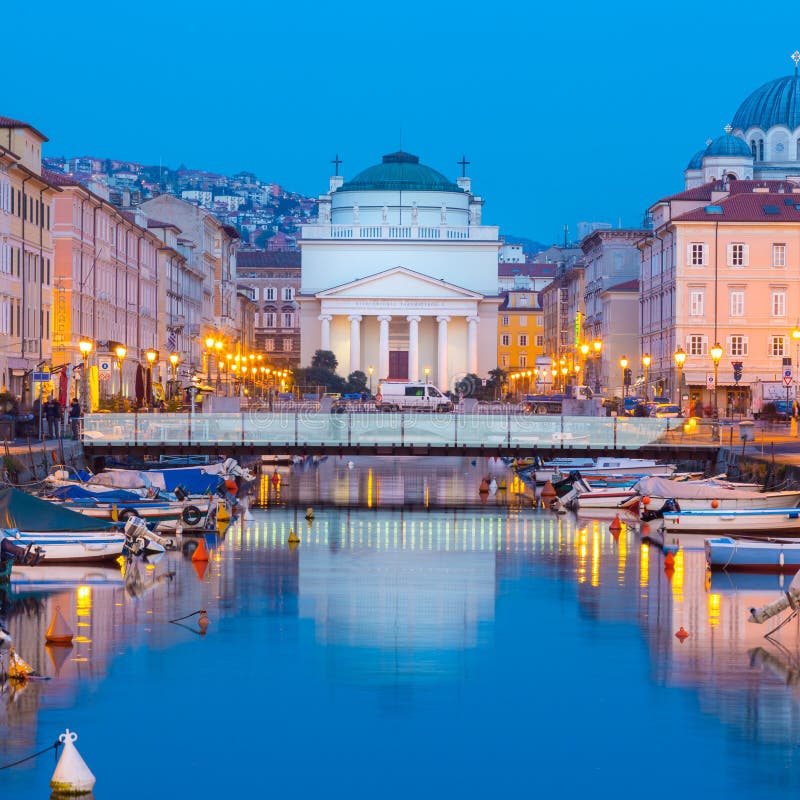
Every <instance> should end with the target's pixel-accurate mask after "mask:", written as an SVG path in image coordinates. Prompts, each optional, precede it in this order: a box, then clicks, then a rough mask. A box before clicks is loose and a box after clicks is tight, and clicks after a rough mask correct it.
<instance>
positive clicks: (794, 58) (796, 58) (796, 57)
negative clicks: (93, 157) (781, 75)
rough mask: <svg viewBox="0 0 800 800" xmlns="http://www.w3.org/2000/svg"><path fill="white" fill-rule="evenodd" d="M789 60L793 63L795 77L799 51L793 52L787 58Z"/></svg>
mask: <svg viewBox="0 0 800 800" xmlns="http://www.w3.org/2000/svg"><path fill="white" fill-rule="evenodd" d="M789 58H791V59H792V61H794V74H795V75H797V64H798V62H800V50H795V51H794V53H792V54H791V55H790V56H789Z"/></svg>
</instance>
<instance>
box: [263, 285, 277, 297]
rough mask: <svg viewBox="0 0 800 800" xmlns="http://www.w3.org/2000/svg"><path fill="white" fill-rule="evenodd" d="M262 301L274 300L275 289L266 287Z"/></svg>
mask: <svg viewBox="0 0 800 800" xmlns="http://www.w3.org/2000/svg"><path fill="white" fill-rule="evenodd" d="M264 299H265V300H274V299H275V287H274V286H268V287H267V288H266V289H264Z"/></svg>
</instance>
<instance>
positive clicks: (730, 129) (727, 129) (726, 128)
mask: <svg viewBox="0 0 800 800" xmlns="http://www.w3.org/2000/svg"><path fill="white" fill-rule="evenodd" d="M722 130H724V131H725V133H730V132H731V131H732V130H733V128H731V126H730V125H726V126H725V127H724V128H723V129H722Z"/></svg>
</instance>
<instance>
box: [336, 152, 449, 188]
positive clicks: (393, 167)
mask: <svg viewBox="0 0 800 800" xmlns="http://www.w3.org/2000/svg"><path fill="white" fill-rule="evenodd" d="M381 190H388V191H395V192H396V191H401V192H412V191H416V192H461V191H462V189H461V188H460V187H458V186H457V185H456V184H455V183H453V182H452V181H450V180H448V179H447V178H446V177H445V176H444V175H442V173H441V172H437V171H436V170H435V169H432V168H431V167H426V166H425V165H424V164H420V163H419V157H418V156H414V155H411V153H404V152H403V151H402V150H399V151H398V152H396V153H389V155H385V156H384V157H383V160H382V162H381V163H380V164H376V165H375V166H373V167H367V169H365V170H363V171H362V172H359V173H358V175H356V176H355V177H354V178H353V179H352V180H349V181H347V182H346V183H344V184H343V185H342V186H341V188H339V189H338V191H339V192H348V191H351V192H358V191H381Z"/></svg>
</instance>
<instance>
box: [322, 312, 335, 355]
mask: <svg viewBox="0 0 800 800" xmlns="http://www.w3.org/2000/svg"><path fill="white" fill-rule="evenodd" d="M332 319H333V317H332V316H331V315H330V314H322V316H320V318H319V321H320V322H321V323H322V325H321V331H320V337H319V348H320V350H330V349H331V320H332Z"/></svg>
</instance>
